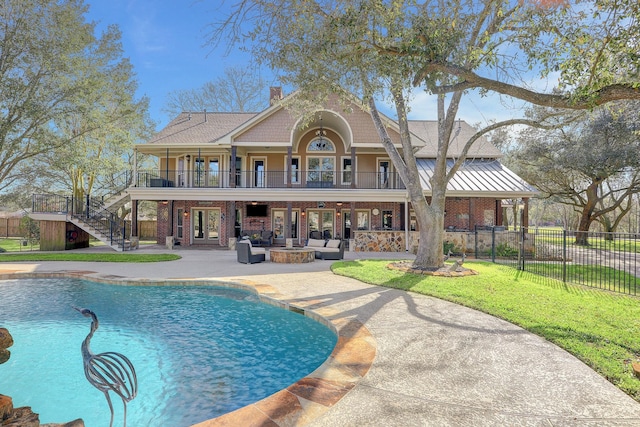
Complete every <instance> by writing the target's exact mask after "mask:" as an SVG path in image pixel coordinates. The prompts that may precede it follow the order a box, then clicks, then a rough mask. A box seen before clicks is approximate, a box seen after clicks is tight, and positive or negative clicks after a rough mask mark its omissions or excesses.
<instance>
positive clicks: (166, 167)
mask: <svg viewBox="0 0 640 427" xmlns="http://www.w3.org/2000/svg"><path fill="white" fill-rule="evenodd" d="M164 169H165V171H166V176H165V179H166V180H167V183H168V182H169V149H168V148H167V163H166V164H165V168H164ZM167 185H169V184H167Z"/></svg>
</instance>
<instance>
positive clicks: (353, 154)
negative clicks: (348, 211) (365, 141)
mask: <svg viewBox="0 0 640 427" xmlns="http://www.w3.org/2000/svg"><path fill="white" fill-rule="evenodd" d="M351 188H356V147H354V146H351ZM352 221H353V219H352Z"/></svg>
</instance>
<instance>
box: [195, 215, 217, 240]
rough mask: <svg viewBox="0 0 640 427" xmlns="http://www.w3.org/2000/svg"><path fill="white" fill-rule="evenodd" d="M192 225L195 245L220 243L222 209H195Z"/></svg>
mask: <svg viewBox="0 0 640 427" xmlns="http://www.w3.org/2000/svg"><path fill="white" fill-rule="evenodd" d="M192 224H193V226H192V232H193V243H194V244H203V245H206V244H219V243H220V209H194V210H193V221H192Z"/></svg>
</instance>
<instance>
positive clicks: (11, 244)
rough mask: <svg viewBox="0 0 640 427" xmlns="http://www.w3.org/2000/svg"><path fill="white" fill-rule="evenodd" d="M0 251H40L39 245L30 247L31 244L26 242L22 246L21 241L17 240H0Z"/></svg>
mask: <svg viewBox="0 0 640 427" xmlns="http://www.w3.org/2000/svg"><path fill="white" fill-rule="evenodd" d="M0 249H4V250H5V251H7V252H21V251H37V250H39V249H40V245H39V244H34V245H33V246H31V244H30V243H29V242H27V245H26V246H23V245H22V239H18V238H12V239H0Z"/></svg>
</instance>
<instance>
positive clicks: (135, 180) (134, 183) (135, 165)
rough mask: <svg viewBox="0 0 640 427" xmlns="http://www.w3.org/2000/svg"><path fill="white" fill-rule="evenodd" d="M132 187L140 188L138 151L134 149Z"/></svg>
mask: <svg viewBox="0 0 640 427" xmlns="http://www.w3.org/2000/svg"><path fill="white" fill-rule="evenodd" d="M131 185H132V186H133V187H137V186H138V150H137V149H136V148H134V149H133V176H132V177H131Z"/></svg>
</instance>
